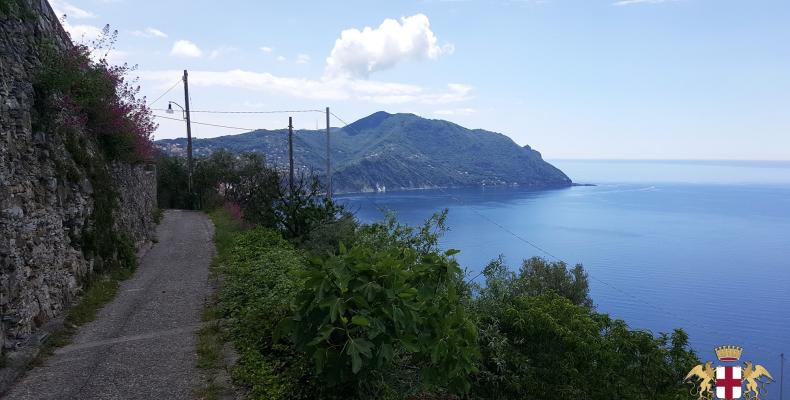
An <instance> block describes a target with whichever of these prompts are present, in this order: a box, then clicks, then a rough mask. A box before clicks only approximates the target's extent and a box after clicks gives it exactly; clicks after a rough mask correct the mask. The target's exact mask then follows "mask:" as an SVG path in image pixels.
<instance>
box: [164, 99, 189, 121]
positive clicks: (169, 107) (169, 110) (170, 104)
mask: <svg viewBox="0 0 790 400" xmlns="http://www.w3.org/2000/svg"><path fill="white" fill-rule="evenodd" d="M173 104H175V105H176V106H177V107H178V108H180V109H181V118H183V119H186V110H185V109H184V107H181V105H180V104H178V103H176V102H175V101H168V102H167V110H166V111H165V112H166V113H168V114H173Z"/></svg>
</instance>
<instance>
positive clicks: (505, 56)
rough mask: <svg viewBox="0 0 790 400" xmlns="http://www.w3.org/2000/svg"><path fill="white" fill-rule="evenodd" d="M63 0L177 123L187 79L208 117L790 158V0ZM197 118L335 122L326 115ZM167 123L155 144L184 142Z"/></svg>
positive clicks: (634, 153) (586, 147) (552, 154)
mask: <svg viewBox="0 0 790 400" xmlns="http://www.w3.org/2000/svg"><path fill="white" fill-rule="evenodd" d="M49 1H50V4H51V5H52V6H53V9H55V11H56V12H57V13H58V15H64V14H65V16H66V17H65V22H64V26H65V28H66V29H67V30H68V31H69V32H70V33H71V34H72V37H73V38H74V39H75V40H76V41H82V42H89V41H90V40H91V39H93V38H94V37H95V36H96V35H97V33H98V32H99V30H100V28H101V27H102V26H104V25H105V24H110V26H111V28H112V29H117V30H118V40H117V42H116V44H115V50H114V51H113V52H111V53H110V55H109V56H110V61H111V62H113V63H124V62H126V63H129V64H130V65H136V66H137V69H136V70H135V71H134V72H133V73H132V75H133V76H136V77H139V81H138V82H139V84H140V85H141V92H142V94H143V95H145V96H146V97H147V99H148V101H149V103H152V104H151V106H152V108H154V109H155V114H157V115H162V116H167V117H176V118H178V117H180V115H178V114H173V115H167V114H165V113H164V112H163V111H162V110H161V109H164V108H166V107H167V104H168V101H175V102H177V103H179V104H181V105H183V104H184V93H183V87H182V86H181V84H180V79H181V75H182V73H183V72H182V71H183V70H184V69H188V70H189V84H190V85H189V93H190V98H191V102H190V103H191V109H192V110H195V111H276V110H315V109H320V110H323V109H324V108H325V107H330V108H331V110H332V112H333V113H335V114H336V115H337V116H338V117H339V118H341V119H342V120H343V121H346V122H349V123H350V122H353V121H355V120H357V119H359V118H362V117H364V116H367V115H369V114H372V113H374V112H376V111H380V110H384V111H387V112H390V113H401V112H404V113H414V114H417V115H420V116H422V117H425V118H433V119H446V120H449V121H452V122H455V123H457V124H459V125H462V126H465V127H468V128H482V129H487V130H491V131H496V132H500V133H503V134H505V135H508V136H509V137H511V138H512V139H513V140H514V141H516V142H517V143H519V144H521V145H524V144H529V145H530V146H532V147H533V148H535V149H536V150H538V151H540V152H541V153H542V154H543V156H544V158H547V159H717V160H731V159H732V160H790V23H788V21H790V2H789V1H787V0H488V1H483V0H479V1H478V0H445V1H441V0H412V1H386V2H385V1H342V2H340V1H315V2H303V1H298V0H291V1H233V2H216V1H197V0H192V1H182V0H168V1H149V0H68V1H66V0H49ZM168 89H171V90H170V91H169V92H167V90H168ZM163 94H164V95H163ZM160 96H161V97H160ZM157 98H158V99H159V100H157V101H156V102H154V100H156V99H157ZM191 116H192V120H193V121H195V122H203V123H211V124H219V125H227V126H233V127H237V128H245V129H255V128H268V129H279V128H284V127H286V126H287V124H288V117H289V116H292V117H294V125H295V127H296V128H299V129H316V128H322V127H324V126H325V116H324V115H323V114H321V113H315V112H313V113H310V112H308V113H291V114H281V113H277V114H216V113H200V112H194V113H192V114H191ZM157 122H158V123H159V124H160V126H159V129H158V130H157V132H156V135H155V137H156V138H157V139H163V138H173V137H183V136H185V127H184V123H183V122H182V121H173V120H166V119H161V118H158V119H157ZM342 125H344V124H343V122H341V121H340V120H338V119H335V118H334V117H333V118H332V126H342ZM192 130H193V136H195V137H198V138H205V137H214V136H221V135H229V134H238V133H241V132H243V130H235V129H229V128H218V127H210V126H205V125H193V127H192Z"/></svg>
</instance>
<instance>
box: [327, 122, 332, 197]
mask: <svg viewBox="0 0 790 400" xmlns="http://www.w3.org/2000/svg"><path fill="white" fill-rule="evenodd" d="M331 156H332V152H331V150H330V149H329V107H327V108H326V195H327V197H329V199H330V200H331V199H332V162H331V161H330V158H331Z"/></svg>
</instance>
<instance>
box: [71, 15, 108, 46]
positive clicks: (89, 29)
mask: <svg viewBox="0 0 790 400" xmlns="http://www.w3.org/2000/svg"><path fill="white" fill-rule="evenodd" d="M63 29H65V30H66V32H68V33H69V35H71V38H72V39H73V40H74V41H77V42H81V43H85V42H90V41H92V40H96V39H98V38H99V36H101V34H102V28H99V27H98V26H93V25H72V24H70V23H69V21H68V20H63Z"/></svg>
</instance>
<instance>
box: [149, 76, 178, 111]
mask: <svg viewBox="0 0 790 400" xmlns="http://www.w3.org/2000/svg"><path fill="white" fill-rule="evenodd" d="M179 83H181V79H179V80H178V81H176V83H174V84H173V86H170V88H169V89H167V90H165V92H164V93H162V94H161V95H159V97H157V98H156V100H154V101H152V102H151V104H149V105H148V107H151V106H153V105H154V104H156V102H157V101H159V100H160V99H161V98H162V97H165V95H166V94H168V93H170V91H171V90H173V88H175V87H176V86H178V84H179Z"/></svg>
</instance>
